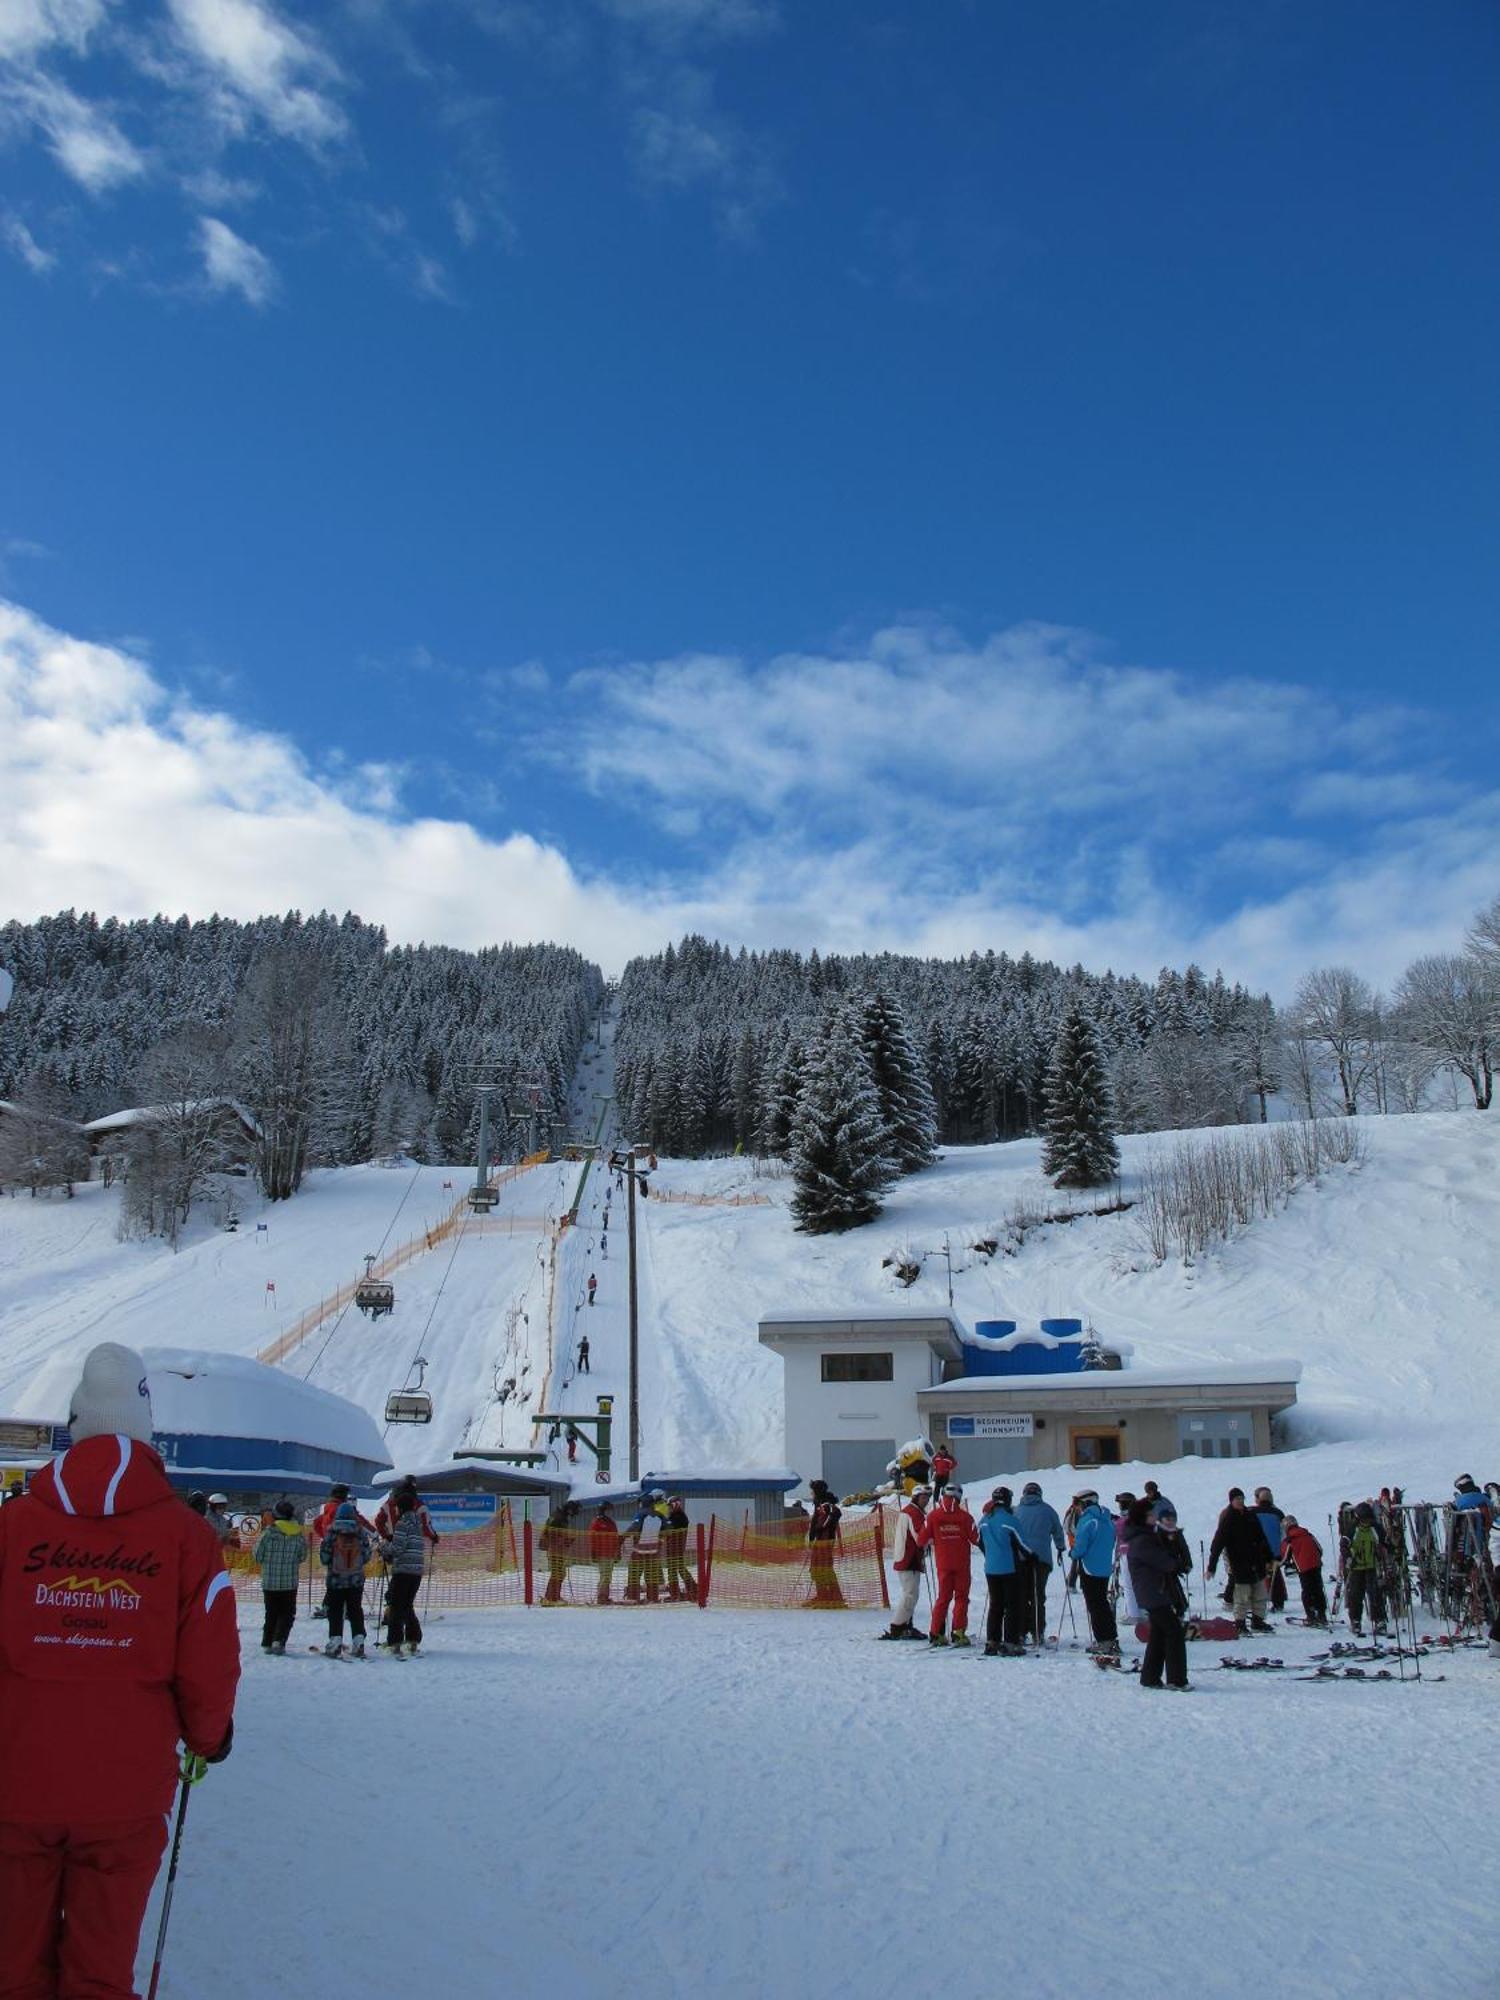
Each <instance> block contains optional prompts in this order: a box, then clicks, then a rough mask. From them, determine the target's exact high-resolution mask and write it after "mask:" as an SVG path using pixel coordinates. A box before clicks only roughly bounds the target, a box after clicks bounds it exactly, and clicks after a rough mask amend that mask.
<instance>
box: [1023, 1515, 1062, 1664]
mask: <svg viewBox="0 0 1500 2000" xmlns="http://www.w3.org/2000/svg"><path fill="white" fill-rule="evenodd" d="M1016 1527H1017V1530H1018V1531H1019V1533H1020V1536H1021V1540H1022V1542H1024V1544H1025V1545H1026V1553H1027V1556H1028V1557H1029V1558H1030V1560H1029V1561H1028V1562H1027V1564H1026V1566H1025V1571H1024V1581H1023V1583H1022V1599H1021V1601H1022V1615H1023V1623H1024V1624H1025V1626H1026V1628H1027V1630H1028V1631H1030V1633H1031V1635H1032V1637H1033V1639H1034V1640H1035V1641H1036V1643H1037V1645H1038V1646H1040V1645H1042V1644H1044V1643H1045V1640H1046V1637H1047V1579H1048V1577H1049V1576H1051V1574H1052V1555H1053V1551H1054V1550H1055V1551H1056V1553H1057V1560H1058V1561H1059V1562H1061V1561H1062V1559H1063V1557H1064V1555H1065V1554H1066V1553H1067V1545H1066V1543H1065V1542H1064V1541H1063V1531H1062V1522H1061V1521H1059V1520H1058V1518H1057V1511H1056V1509H1055V1508H1052V1507H1049V1506H1048V1505H1047V1503H1046V1501H1045V1500H1044V1499H1043V1498H1042V1489H1041V1487H1040V1486H1038V1484H1037V1482H1036V1481H1035V1480H1034V1479H1028V1480H1027V1482H1026V1484H1025V1486H1023V1487H1022V1489H1021V1504H1020V1506H1019V1507H1017V1509H1016Z"/></svg>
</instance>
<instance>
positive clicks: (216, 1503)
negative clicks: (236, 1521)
mask: <svg viewBox="0 0 1500 2000" xmlns="http://www.w3.org/2000/svg"><path fill="white" fill-rule="evenodd" d="M208 1504H209V1506H210V1507H227V1506H228V1505H229V1495H228V1494H227V1493H210V1494H209V1496H208Z"/></svg>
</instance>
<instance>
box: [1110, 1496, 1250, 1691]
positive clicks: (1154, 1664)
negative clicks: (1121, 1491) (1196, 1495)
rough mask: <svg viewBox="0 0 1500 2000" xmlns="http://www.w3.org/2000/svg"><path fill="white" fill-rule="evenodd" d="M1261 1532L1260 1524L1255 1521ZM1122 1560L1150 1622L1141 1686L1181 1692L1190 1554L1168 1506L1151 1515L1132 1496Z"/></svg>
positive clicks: (1147, 1503)
mask: <svg viewBox="0 0 1500 2000" xmlns="http://www.w3.org/2000/svg"><path fill="white" fill-rule="evenodd" d="M1254 1526H1255V1532H1256V1533H1257V1534H1259V1533H1260V1524H1259V1523H1258V1522H1256V1523H1254ZM1125 1560H1126V1561H1127V1562H1128V1563H1129V1565H1130V1581H1131V1583H1132V1585H1133V1586H1134V1588H1135V1597H1136V1602H1137V1604H1139V1605H1140V1607H1141V1609H1142V1611H1144V1612H1145V1614H1146V1616H1147V1618H1148V1619H1149V1620H1150V1622H1151V1637H1150V1638H1149V1639H1148V1640H1147V1641H1146V1657H1145V1658H1144V1659H1143V1660H1142V1661H1141V1686H1142V1687H1143V1688H1159V1687H1161V1686H1162V1685H1163V1680H1162V1670H1163V1668H1165V1670H1166V1681H1165V1685H1166V1686H1167V1687H1169V1688H1173V1689H1175V1690H1176V1691H1178V1692H1179V1693H1183V1692H1186V1690H1187V1688H1188V1686H1189V1682H1188V1677H1187V1635H1186V1633H1185V1632H1184V1630H1183V1624H1182V1614H1183V1612H1184V1611H1186V1609H1187V1592H1186V1590H1185V1589H1184V1587H1183V1582H1182V1579H1183V1578H1184V1577H1185V1576H1187V1575H1189V1574H1190V1573H1191V1571H1192V1567H1193V1558H1192V1555H1191V1554H1190V1552H1189V1550H1188V1545H1187V1540H1186V1538H1185V1537H1184V1536H1183V1535H1181V1534H1179V1533H1178V1530H1177V1516H1176V1515H1175V1514H1174V1513H1173V1511H1172V1509H1171V1507H1170V1506H1161V1505H1159V1504H1158V1508H1157V1512H1156V1514H1155V1516H1154V1518H1153V1516H1152V1513H1151V1503H1150V1501H1149V1500H1137V1501H1136V1503H1135V1505H1134V1506H1133V1507H1132V1508H1131V1510H1130V1519H1129V1521H1128V1522H1127V1523H1126V1526H1125Z"/></svg>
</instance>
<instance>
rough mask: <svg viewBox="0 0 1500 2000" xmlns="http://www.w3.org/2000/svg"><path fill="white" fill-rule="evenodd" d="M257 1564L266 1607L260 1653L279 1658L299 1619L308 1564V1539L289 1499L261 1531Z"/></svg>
mask: <svg viewBox="0 0 1500 2000" xmlns="http://www.w3.org/2000/svg"><path fill="white" fill-rule="evenodd" d="M255 1561H256V1563H257V1565H258V1567H259V1569H260V1590H261V1596H262V1597H263V1598H264V1600H265V1607H266V1615H265V1620H264V1622H263V1624H262V1625H261V1629H260V1650H261V1651H262V1652H263V1653H275V1654H277V1655H278V1656H280V1655H281V1654H282V1653H284V1652H285V1651H286V1642H287V1640H288V1639H290V1637H291V1636H292V1625H293V1623H294V1622H295V1620H296V1616H297V1572H298V1570H299V1569H301V1567H302V1565H303V1563H305V1562H306V1561H307V1537H306V1536H305V1535H304V1534H303V1532H302V1524H301V1522H300V1521H299V1520H298V1519H297V1510H296V1508H295V1507H293V1505H292V1503H291V1501H290V1500H278V1501H277V1502H276V1508H275V1513H274V1516H273V1518H272V1521H271V1525H270V1527H268V1528H263V1529H262V1530H261V1535H260V1539H259V1541H257V1543H256V1544H255Z"/></svg>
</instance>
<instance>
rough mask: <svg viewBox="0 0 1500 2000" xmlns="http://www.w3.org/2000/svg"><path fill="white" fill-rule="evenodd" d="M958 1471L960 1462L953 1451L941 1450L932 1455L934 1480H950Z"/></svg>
mask: <svg viewBox="0 0 1500 2000" xmlns="http://www.w3.org/2000/svg"><path fill="white" fill-rule="evenodd" d="M957 1470H958V1460H957V1459H956V1458H955V1457H954V1456H953V1454H952V1452H951V1451H943V1450H941V1449H939V1450H938V1451H935V1452H934V1453H933V1454H932V1476H933V1478H934V1479H948V1478H950V1477H951V1476H952V1474H953V1473H955V1472H956V1471H957Z"/></svg>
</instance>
